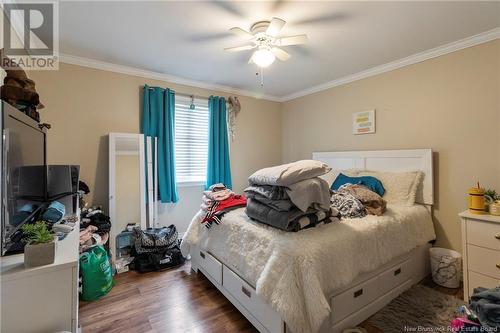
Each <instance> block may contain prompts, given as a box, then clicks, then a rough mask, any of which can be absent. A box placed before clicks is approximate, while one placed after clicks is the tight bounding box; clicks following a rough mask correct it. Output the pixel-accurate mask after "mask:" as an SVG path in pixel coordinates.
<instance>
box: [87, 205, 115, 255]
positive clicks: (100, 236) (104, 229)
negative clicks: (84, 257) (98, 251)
mask: <svg viewBox="0 0 500 333" xmlns="http://www.w3.org/2000/svg"><path fill="white" fill-rule="evenodd" d="M110 230H111V222H110V219H109V216H107V215H106V214H104V212H103V211H102V208H101V207H92V208H83V209H82V211H81V215H80V252H84V251H86V250H88V249H90V248H92V247H94V246H97V245H105V244H106V243H107V242H108V239H109V231H110Z"/></svg>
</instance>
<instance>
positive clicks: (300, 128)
mask: <svg viewBox="0 0 500 333" xmlns="http://www.w3.org/2000/svg"><path fill="white" fill-rule="evenodd" d="M499 78H500V41H498V40H497V41H494V42H489V43H486V44H482V45H479V46H475V47H472V48H468V49H464V50H461V51H458V52H455V53H451V54H448V55H445V56H442V57H439V58H435V59H432V60H428V61H425V62H422V63H419V64H415V65H412V66H408V67H404V68H402V69H398V70H395V71H391V72H388V73H384V74H381V75H378V76H375V77H371V78H368V79H364V80H360V81H356V82H353V83H350V84H347V85H343V86H339V87H335V88H332V89H329V90H326V91H323V92H320V93H316V94H313V95H309V96H306V97H302V98H298V99H296V100H293V101H289V102H286V103H284V104H283V105H282V121H283V124H282V126H283V141H282V142H283V159H284V161H292V160H296V159H301V158H310V157H311V153H312V152H313V151H335V150H376V149H406V148H432V149H433V150H434V151H435V155H436V156H435V157H436V158H435V161H436V162H435V171H436V173H435V175H436V182H435V187H434V188H435V192H436V194H437V196H436V198H437V200H436V205H435V225H436V231H437V235H438V244H439V245H441V246H445V247H452V248H454V249H460V247H461V246H460V237H461V236H460V227H459V220H458V218H457V214H458V213H459V212H460V211H462V210H464V208H465V207H466V204H467V202H466V192H467V189H468V188H469V187H470V186H472V185H474V184H475V183H476V181H480V182H481V184H482V185H483V186H485V187H496V188H497V190H499V189H500V107H499V105H500V103H499V98H500V86H499ZM369 109H376V120H377V129H376V131H377V132H376V133H375V134H368V135H359V136H355V135H353V134H352V125H351V121H352V114H353V113H354V112H358V111H364V110H369Z"/></svg>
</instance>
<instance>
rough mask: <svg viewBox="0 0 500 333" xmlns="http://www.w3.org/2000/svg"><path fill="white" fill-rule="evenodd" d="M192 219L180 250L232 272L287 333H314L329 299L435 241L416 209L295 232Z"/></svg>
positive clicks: (233, 217)
mask: <svg viewBox="0 0 500 333" xmlns="http://www.w3.org/2000/svg"><path fill="white" fill-rule="evenodd" d="M202 217H203V214H202V213H201V212H200V213H198V214H197V215H196V216H195V217H194V218H193V220H192V221H191V224H190V226H189V228H188V230H187V232H186V234H185V235H184V239H183V241H182V244H181V250H182V251H183V253H184V254H187V253H189V251H190V248H191V247H192V246H198V247H199V248H201V249H203V250H206V251H208V252H210V253H211V254H212V255H213V256H215V257H216V258H217V259H219V260H220V261H221V262H223V263H224V264H225V265H227V266H228V267H229V268H231V269H232V270H234V271H235V272H236V273H237V274H238V275H240V276H241V277H242V278H243V279H244V280H246V281H247V282H248V283H249V284H251V285H252V286H254V287H255V289H256V292H257V294H259V295H260V296H261V297H262V298H263V299H264V300H266V302H267V303H268V304H270V305H271V307H272V308H273V309H274V310H276V311H277V312H278V313H279V314H280V315H281V316H282V318H283V320H284V321H285V322H286V323H287V325H288V326H289V327H290V328H291V329H292V331H294V332H297V333H298V332H314V331H316V330H317V329H318V328H319V327H320V326H321V324H322V323H323V321H324V320H325V319H326V318H327V317H328V316H329V313H330V305H329V301H328V295H330V294H331V293H332V292H333V291H335V290H337V289H339V288H343V287H345V286H347V285H349V284H350V283H351V282H352V281H353V280H354V279H355V278H356V277H358V276H359V275H361V274H363V273H367V272H370V271H372V270H375V269H377V268H379V267H381V266H383V265H384V264H386V263H388V262H390V261H391V260H393V259H395V258H397V257H399V256H402V255H404V254H406V253H408V252H409V251H411V250H412V249H414V248H415V247H417V246H420V245H423V244H425V243H427V242H429V241H431V240H433V239H435V232H434V227H433V223H432V218H431V215H430V213H429V212H428V210H427V209H426V208H425V207H424V206H421V205H415V206H412V207H403V206H393V205H392V206H391V205H389V206H388V209H387V212H386V213H385V214H384V215H383V216H373V215H369V216H366V217H364V218H356V219H344V220H342V221H340V222H333V223H330V224H325V225H320V226H318V227H316V228H311V229H305V230H302V231H299V232H285V231H281V230H278V229H275V228H272V227H269V226H267V225H263V224H261V223H257V222H255V221H253V220H251V219H250V218H249V217H248V216H247V215H246V214H245V210H244V208H240V209H236V210H234V211H231V212H229V213H227V214H226V215H225V216H224V217H223V219H222V221H221V223H220V224H219V225H215V226H213V227H212V228H210V229H207V228H206V227H205V226H203V225H202V224H201V223H200V221H201V219H202Z"/></svg>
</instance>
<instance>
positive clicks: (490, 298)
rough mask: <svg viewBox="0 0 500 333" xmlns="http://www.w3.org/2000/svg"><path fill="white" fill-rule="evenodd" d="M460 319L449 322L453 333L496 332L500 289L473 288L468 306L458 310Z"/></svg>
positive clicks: (498, 323)
mask: <svg viewBox="0 0 500 333" xmlns="http://www.w3.org/2000/svg"><path fill="white" fill-rule="evenodd" d="M458 313H459V314H460V317H458V318H455V319H453V320H452V322H451V328H452V329H453V331H455V332H460V333H462V332H496V331H497V330H498V329H499V328H500V287H496V288H493V289H486V288H475V289H474V294H473V295H472V296H471V298H470V306H469V307H467V306H466V305H463V306H461V307H460V308H459V309H458Z"/></svg>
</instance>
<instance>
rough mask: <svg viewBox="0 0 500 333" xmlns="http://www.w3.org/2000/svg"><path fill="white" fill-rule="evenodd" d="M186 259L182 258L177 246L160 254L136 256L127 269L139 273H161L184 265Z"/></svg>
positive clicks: (150, 253)
mask: <svg viewBox="0 0 500 333" xmlns="http://www.w3.org/2000/svg"><path fill="white" fill-rule="evenodd" d="M185 261H186V258H184V257H183V256H182V253H181V250H180V249H179V246H177V245H175V246H174V247H172V248H170V249H166V250H163V251H160V252H149V253H142V254H137V255H136V256H135V258H134V260H133V261H132V262H131V263H130V264H129V268H130V269H132V270H134V271H138V272H140V273H147V272H154V271H161V270H164V269H168V268H172V267H176V266H180V265H182V264H184V262H185Z"/></svg>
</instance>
